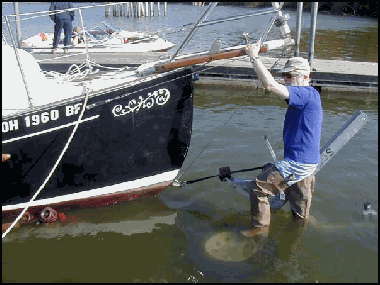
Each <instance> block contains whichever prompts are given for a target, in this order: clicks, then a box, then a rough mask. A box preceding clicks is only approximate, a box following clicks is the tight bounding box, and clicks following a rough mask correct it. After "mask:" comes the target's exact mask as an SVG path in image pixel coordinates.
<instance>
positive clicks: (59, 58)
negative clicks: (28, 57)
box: [33, 52, 378, 92]
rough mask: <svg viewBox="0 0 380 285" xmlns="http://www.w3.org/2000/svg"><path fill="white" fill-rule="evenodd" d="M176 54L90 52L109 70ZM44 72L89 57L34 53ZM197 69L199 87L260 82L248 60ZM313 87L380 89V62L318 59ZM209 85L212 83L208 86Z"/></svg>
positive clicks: (265, 60)
mask: <svg viewBox="0 0 380 285" xmlns="http://www.w3.org/2000/svg"><path fill="white" fill-rule="evenodd" d="M172 54H173V53H172V52H147V53H127V54H126V53H90V54H89V58H90V59H91V61H93V62H96V63H98V64H100V65H103V66H108V67H122V66H126V65H127V66H130V67H136V66H139V65H141V64H143V63H147V62H152V61H157V60H162V59H165V58H170V57H171V55H172ZM33 56H34V57H35V58H36V59H37V60H38V61H39V62H40V65H41V68H42V69H44V70H55V71H58V72H65V71H66V70H67V69H68V68H69V66H70V65H72V64H74V63H75V64H80V63H83V62H84V61H85V60H86V54H84V53H82V54H66V55H64V54H63V53H61V54H60V53H57V54H50V53H33ZM261 59H262V61H263V63H264V64H265V65H266V66H267V67H268V68H269V67H271V66H272V65H273V63H274V62H275V61H276V59H275V58H271V57H265V56H261ZM285 62H286V59H281V60H280V62H279V64H278V65H277V68H274V70H273V74H274V76H275V77H281V76H280V74H279V73H278V70H279V69H281V68H282V67H283V66H284V65H285ZM195 70H196V71H197V72H198V73H199V75H200V79H201V80H200V81H199V82H198V83H197V84H202V82H203V83H205V84H208V83H210V82H212V83H217V82H218V84H223V82H228V83H227V84H228V85H230V84H231V82H234V84H235V85H236V84H239V83H241V84H244V82H246V81H247V80H249V81H252V80H254V79H257V77H256V75H255V72H254V71H253V69H252V67H251V64H250V62H249V61H248V59H247V57H246V56H245V57H239V58H234V59H225V60H218V61H213V62H210V63H207V64H202V65H197V66H196V68H195ZM312 70H313V72H312V76H311V77H312V85H313V86H317V87H319V88H323V89H324V88H328V89H337V90H342V88H343V89H346V90H348V91H349V90H352V91H357V90H358V89H363V88H364V89H366V90H368V91H375V92H377V90H378V63H374V62H352V61H341V60H322V59H314V60H313V63H312ZM207 82H208V83H207Z"/></svg>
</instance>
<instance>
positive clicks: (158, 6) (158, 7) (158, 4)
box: [157, 2, 161, 17]
mask: <svg viewBox="0 0 380 285" xmlns="http://www.w3.org/2000/svg"><path fill="white" fill-rule="evenodd" d="M157 10H158V12H157V14H158V15H157V16H158V17H160V15H161V13H160V2H157Z"/></svg>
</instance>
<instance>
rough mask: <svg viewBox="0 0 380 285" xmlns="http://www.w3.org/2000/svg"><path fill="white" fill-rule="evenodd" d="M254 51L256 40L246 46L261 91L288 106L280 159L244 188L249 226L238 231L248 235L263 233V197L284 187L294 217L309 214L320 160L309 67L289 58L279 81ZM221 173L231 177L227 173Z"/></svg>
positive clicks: (318, 112) (318, 117)
mask: <svg viewBox="0 0 380 285" xmlns="http://www.w3.org/2000/svg"><path fill="white" fill-rule="evenodd" d="M259 50H260V45H259V44H251V45H248V46H247V47H246V52H247V54H248V55H249V57H250V61H251V63H252V66H253V69H254V70H255V72H256V74H257V76H258V78H259V80H260V81H261V83H262V84H263V86H264V88H265V89H266V90H267V91H269V92H270V93H272V94H274V95H276V96H278V97H279V98H282V99H285V101H286V103H287V104H288V109H287V111H286V115H285V121H284V126H283V140H284V159H283V160H281V161H278V162H276V163H275V164H269V166H268V167H266V169H263V171H262V172H261V173H260V174H259V175H258V176H257V177H256V179H255V180H254V181H252V182H251V184H250V187H248V190H246V191H248V192H249V194H250V201H251V229H250V230H247V231H242V234H243V235H245V236H248V237H250V236H255V235H258V234H267V233H268V232H269V224H270V203H269V199H268V196H269V195H272V196H275V195H277V194H279V193H280V191H284V194H285V197H286V200H287V201H289V203H290V207H291V210H292V213H293V219H294V220H296V221H299V222H300V223H302V224H304V221H305V220H306V219H307V218H308V217H309V211H310V206H311V200H312V195H313V192H314V188H315V176H314V175H313V173H314V171H315V170H316V168H317V165H318V163H319V161H320V153H319V149H320V138H321V129H322V119H323V110H322V103H321V98H320V94H319V93H318V91H317V90H316V89H314V88H313V87H311V86H309V76H310V66H309V64H308V62H307V60H305V59H304V58H302V57H293V58H290V59H289V60H288V61H287V62H286V64H285V67H284V68H283V69H282V70H280V72H282V75H283V77H284V81H285V86H284V85H282V84H280V83H277V82H276V81H275V79H274V78H273V76H272V75H271V74H270V72H269V71H268V70H267V68H266V67H265V66H264V64H263V63H262V62H261V60H260V58H259V56H258V53H259ZM227 178H229V179H231V176H230V175H229V177H227ZM232 179H233V178H232ZM222 181H223V180H222Z"/></svg>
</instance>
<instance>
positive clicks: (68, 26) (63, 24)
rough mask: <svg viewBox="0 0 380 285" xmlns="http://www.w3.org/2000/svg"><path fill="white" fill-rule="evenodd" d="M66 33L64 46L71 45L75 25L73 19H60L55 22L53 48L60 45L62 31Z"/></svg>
mask: <svg viewBox="0 0 380 285" xmlns="http://www.w3.org/2000/svg"><path fill="white" fill-rule="evenodd" d="M62 29H63V32H64V33H65V38H64V40H63V45H64V47H65V48H66V47H68V46H69V45H71V34H72V33H73V25H72V22H71V19H60V20H57V21H56V22H55V26H54V40H53V48H54V49H55V48H57V47H58V43H59V39H60V37H61V31H62Z"/></svg>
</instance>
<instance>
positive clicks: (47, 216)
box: [40, 207, 58, 223]
mask: <svg viewBox="0 0 380 285" xmlns="http://www.w3.org/2000/svg"><path fill="white" fill-rule="evenodd" d="M40 215H41V220H42V222H44V223H52V222H55V221H56V220H57V219H58V213H57V211H56V210H54V209H53V208H52V207H45V208H44V209H43V210H42V211H41V214H40Z"/></svg>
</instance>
